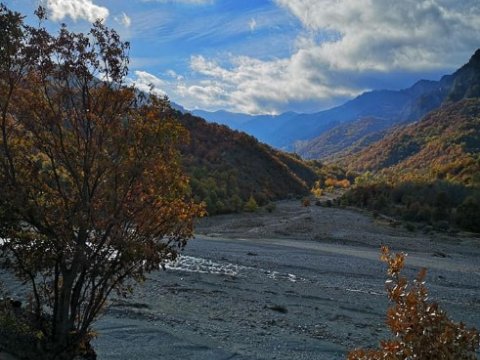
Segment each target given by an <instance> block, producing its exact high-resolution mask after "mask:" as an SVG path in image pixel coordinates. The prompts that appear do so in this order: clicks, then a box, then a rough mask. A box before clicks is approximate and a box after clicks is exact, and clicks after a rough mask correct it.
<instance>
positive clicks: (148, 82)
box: [128, 71, 167, 96]
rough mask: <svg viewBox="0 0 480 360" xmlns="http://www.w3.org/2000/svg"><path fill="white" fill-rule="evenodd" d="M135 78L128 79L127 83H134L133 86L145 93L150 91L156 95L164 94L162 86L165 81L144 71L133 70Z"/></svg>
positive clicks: (165, 84) (163, 86) (164, 84)
mask: <svg viewBox="0 0 480 360" xmlns="http://www.w3.org/2000/svg"><path fill="white" fill-rule="evenodd" d="M134 74H135V78H133V79H129V81H128V82H129V83H131V84H134V85H135V87H136V88H137V89H138V90H140V91H143V92H145V93H147V94H148V93H150V92H151V93H152V94H155V95H158V96H164V95H165V91H164V88H165V86H167V83H166V82H165V81H164V80H162V79H160V78H158V77H156V76H155V75H152V74H150V73H148V72H146V71H135V72H134Z"/></svg>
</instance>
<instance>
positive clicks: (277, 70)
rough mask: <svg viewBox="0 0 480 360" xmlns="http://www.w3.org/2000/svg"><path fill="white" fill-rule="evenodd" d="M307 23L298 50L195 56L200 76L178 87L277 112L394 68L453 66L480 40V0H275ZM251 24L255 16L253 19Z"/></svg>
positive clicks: (201, 99) (358, 85)
mask: <svg viewBox="0 0 480 360" xmlns="http://www.w3.org/2000/svg"><path fill="white" fill-rule="evenodd" d="M275 2H276V3H277V4H278V5H279V6H281V7H283V8H284V9H286V10H287V11H288V12H290V13H291V14H293V15H294V16H295V17H296V18H298V20H299V21H300V23H301V24H302V27H303V30H302V31H301V32H300V33H299V34H298V38H297V41H296V47H295V49H294V50H293V51H292V53H291V55H290V56H288V57H285V58H280V59H269V60H260V59H255V58H253V57H245V56H232V57H231V58H230V61H229V62H227V63H226V64H225V63H223V64H219V63H218V62H217V61H215V59H213V58H212V59H210V58H205V57H203V56H193V57H192V58H191V61H190V67H191V69H192V71H193V72H194V73H195V74H197V75H198V76H199V78H200V79H201V80H200V81H192V82H190V83H188V81H187V82H183V83H181V84H179V85H178V86H177V93H178V94H179V95H180V96H181V97H184V99H185V101H184V102H186V105H188V102H191V103H196V104H199V106H200V107H205V108H209V109H212V108H219V107H224V108H228V109H230V110H235V111H242V112H248V113H275V112H278V111H279V110H282V109H284V108H285V107H287V108H288V104H292V103H296V104H298V103H302V102H311V101H316V102H318V103H319V104H324V105H328V104H330V103H332V102H335V99H337V100H339V99H345V98H346V97H352V96H354V95H356V94H358V93H360V92H362V91H364V90H366V89H367V88H368V86H366V85H365V84H366V82H365V79H366V78H368V77H370V78H371V77H372V76H382V74H384V75H387V76H388V74H390V73H394V72H396V73H412V74H421V73H422V72H425V71H430V72H431V71H443V70H445V69H449V70H451V69H454V68H455V67H457V66H458V65H459V64H462V63H463V62H465V61H466V60H467V59H468V56H469V55H471V54H472V53H473V50H475V49H476V47H478V39H479V38H480V6H478V0H464V1H462V2H459V1H458V0H402V1H398V0H275ZM249 25H250V28H252V27H255V25H256V24H255V23H252V24H249Z"/></svg>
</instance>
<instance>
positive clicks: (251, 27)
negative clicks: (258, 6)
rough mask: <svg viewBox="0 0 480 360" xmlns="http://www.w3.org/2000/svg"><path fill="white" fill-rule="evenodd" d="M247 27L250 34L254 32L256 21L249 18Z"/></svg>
mask: <svg viewBox="0 0 480 360" xmlns="http://www.w3.org/2000/svg"><path fill="white" fill-rule="evenodd" d="M248 27H249V29H250V31H251V32H254V31H255V29H256V28H257V20H255V19H254V18H251V19H250V21H249V22H248Z"/></svg>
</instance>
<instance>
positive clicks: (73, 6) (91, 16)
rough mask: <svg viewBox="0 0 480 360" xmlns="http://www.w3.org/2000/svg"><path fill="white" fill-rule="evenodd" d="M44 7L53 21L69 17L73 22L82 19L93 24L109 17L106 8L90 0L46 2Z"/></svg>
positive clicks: (47, 0) (49, 0)
mask: <svg viewBox="0 0 480 360" xmlns="http://www.w3.org/2000/svg"><path fill="white" fill-rule="evenodd" d="M45 7H46V9H47V10H48V11H49V13H50V18H51V19H52V20H53V21H59V20H63V19H64V18H66V17H70V18H72V19H73V20H75V21H76V20H78V19H84V20H87V21H89V22H94V21H96V20H98V19H102V20H105V19H107V17H108V15H109V11H108V9H107V8H106V7H103V6H98V5H95V4H94V3H93V2H92V1H91V0H46V1H45Z"/></svg>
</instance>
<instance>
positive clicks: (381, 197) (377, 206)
mask: <svg viewBox="0 0 480 360" xmlns="http://www.w3.org/2000/svg"><path fill="white" fill-rule="evenodd" d="M342 163H343V164H344V165H345V166H347V167H348V170H349V171H350V172H361V173H362V175H360V176H358V177H357V178H356V180H355V183H356V184H357V186H356V187H354V188H353V189H351V190H350V191H348V192H347V193H346V194H345V195H344V197H343V198H342V200H341V201H342V202H343V203H344V204H345V205H354V206H360V207H366V208H368V209H371V210H374V211H376V212H382V213H386V214H388V215H390V216H394V217H397V218H402V219H403V220H405V221H414V222H417V221H421V222H423V223H428V224H430V225H433V226H434V227H436V228H437V229H439V230H448V229H449V227H450V226H455V227H460V228H463V229H466V230H470V231H475V232H480V222H479V221H478V214H479V213H480V99H478V98H473V99H465V100H461V101H457V102H455V103H451V102H447V103H446V104H445V105H443V106H442V107H441V108H440V109H438V110H435V111H433V112H431V113H429V114H428V115H427V116H425V117H424V118H423V119H422V120H421V121H419V122H417V123H414V124H410V125H407V126H398V127H396V128H395V129H394V131H392V132H390V133H389V134H388V135H386V136H385V137H384V138H383V139H382V140H380V141H377V142H376V143H374V144H373V145H370V146H369V147H367V148H365V149H364V150H362V151H360V152H359V153H358V154H353V155H350V156H346V157H345V158H343V160H342ZM419 226H420V225H419ZM408 227H409V229H415V226H414V225H412V224H408Z"/></svg>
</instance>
